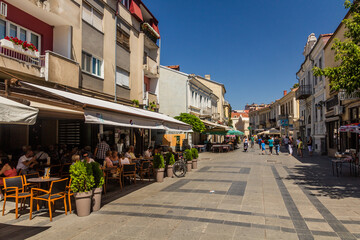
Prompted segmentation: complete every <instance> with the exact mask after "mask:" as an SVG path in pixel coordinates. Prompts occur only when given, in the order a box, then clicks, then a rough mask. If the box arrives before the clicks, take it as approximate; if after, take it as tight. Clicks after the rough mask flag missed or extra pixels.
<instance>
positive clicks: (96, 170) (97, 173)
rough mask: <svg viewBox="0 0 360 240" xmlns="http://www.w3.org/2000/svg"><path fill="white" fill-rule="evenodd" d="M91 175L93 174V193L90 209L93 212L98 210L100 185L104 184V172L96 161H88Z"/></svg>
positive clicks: (99, 205)
mask: <svg viewBox="0 0 360 240" xmlns="http://www.w3.org/2000/svg"><path fill="white" fill-rule="evenodd" d="M90 165H91V168H92V172H93V176H94V181H95V184H94V194H93V197H92V210H93V212H96V211H99V210H100V207H101V195H102V194H101V193H102V186H103V185H104V182H105V180H104V173H103V171H102V170H101V169H100V164H99V163H97V162H92V163H90Z"/></svg>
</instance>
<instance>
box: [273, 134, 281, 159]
mask: <svg viewBox="0 0 360 240" xmlns="http://www.w3.org/2000/svg"><path fill="white" fill-rule="evenodd" d="M274 145H275V152H276V155H279V151H280V139H279V137H278V136H276V137H275V140H274Z"/></svg>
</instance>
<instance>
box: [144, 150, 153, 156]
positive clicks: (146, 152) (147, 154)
mask: <svg viewBox="0 0 360 240" xmlns="http://www.w3.org/2000/svg"><path fill="white" fill-rule="evenodd" d="M152 152H153V147H149V148H148V149H147V150H146V151H145V152H144V157H145V158H151V157H152Z"/></svg>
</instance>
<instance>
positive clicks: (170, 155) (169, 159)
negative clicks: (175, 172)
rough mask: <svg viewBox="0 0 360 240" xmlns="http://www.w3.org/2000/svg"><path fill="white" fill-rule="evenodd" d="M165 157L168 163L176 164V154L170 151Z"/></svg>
mask: <svg viewBox="0 0 360 240" xmlns="http://www.w3.org/2000/svg"><path fill="white" fill-rule="evenodd" d="M165 159H166V165H174V163H175V157H174V154H173V153H171V152H169V153H167V154H166V155H165Z"/></svg>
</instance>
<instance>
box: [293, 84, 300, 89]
mask: <svg viewBox="0 0 360 240" xmlns="http://www.w3.org/2000/svg"><path fill="white" fill-rule="evenodd" d="M298 87H299V83H295V84H294V86H293V87H292V88H291V89H294V88H298Z"/></svg>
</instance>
